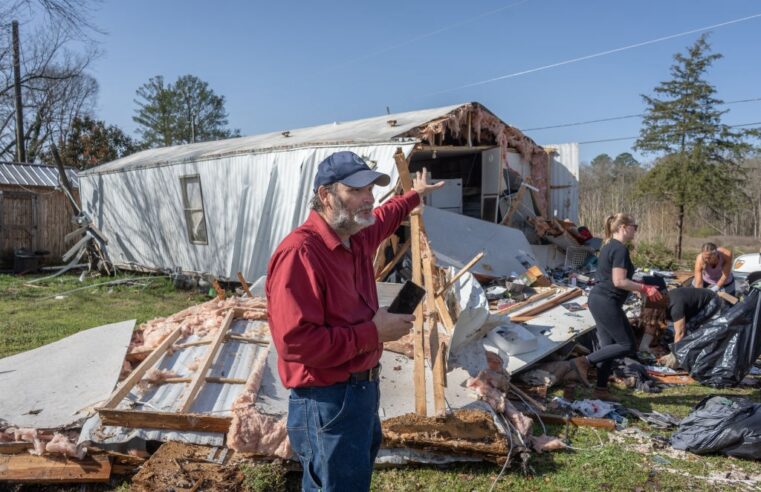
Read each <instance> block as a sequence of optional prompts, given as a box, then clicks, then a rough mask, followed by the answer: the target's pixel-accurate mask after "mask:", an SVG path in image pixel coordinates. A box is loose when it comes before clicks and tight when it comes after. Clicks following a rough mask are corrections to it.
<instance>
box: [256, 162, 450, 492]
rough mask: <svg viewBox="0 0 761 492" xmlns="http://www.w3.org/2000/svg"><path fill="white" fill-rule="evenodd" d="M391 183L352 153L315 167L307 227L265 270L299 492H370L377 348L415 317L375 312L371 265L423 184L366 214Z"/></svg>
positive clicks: (377, 430)
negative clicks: (378, 190) (377, 191)
mask: <svg viewBox="0 0 761 492" xmlns="http://www.w3.org/2000/svg"><path fill="white" fill-rule="evenodd" d="M389 182H390V178H389V176H387V175H385V174H382V173H379V172H376V171H372V170H371V169H370V167H369V166H368V165H367V164H366V163H365V162H364V161H363V160H362V159H361V158H360V157H359V156H357V155H356V154H354V153H352V152H337V153H334V154H332V155H330V156H329V157H328V158H327V159H325V160H324V161H322V162H321V163H320V165H319V166H318V170H317V175H316V176H315V180H314V197H313V198H312V202H311V209H312V210H311V211H310V213H309V217H308V218H307V220H306V222H304V223H303V224H302V225H301V226H299V227H298V228H297V229H296V230H294V231H293V232H292V233H291V234H289V235H288V236H287V237H286V238H285V239H284V240H283V242H282V243H280V245H279V246H278V247H277V249H276V251H275V252H274V254H273V255H272V257H271V258H270V262H269V265H268V268H267V283H266V293H267V303H268V319H269V326H270V331H271V333H272V339H273V341H274V344H275V348H276V350H277V353H278V373H279V374H280V379H281V381H282V383H283V385H284V386H285V387H287V388H290V390H291V393H290V399H289V404H288V437H289V439H290V442H291V446H292V447H293V450H294V452H295V453H296V454H297V455H298V458H299V461H300V462H301V464H302V466H303V468H304V475H303V479H302V488H303V490H323V491H337V490H347V491H349V490H350V491H356V490H369V488H370V479H371V477H372V470H373V463H374V462H375V457H376V454H377V452H378V449H379V448H380V444H381V426H380V419H379V417H378V408H379V398H380V391H379V374H380V365H379V361H380V357H381V354H382V352H383V342H387V341H392V340H397V339H399V338H401V337H402V336H404V335H406V334H407V333H409V331H410V329H411V328H412V322H413V320H414V316H411V315H404V314H391V313H389V312H388V311H387V310H386V309H385V308H379V307H378V293H377V291H376V287H375V275H374V271H373V256H374V254H375V250H376V249H377V248H378V246H379V245H380V243H381V242H382V241H383V240H384V239H385V238H386V237H388V236H390V235H391V234H392V233H393V232H394V231H395V230H396V229H397V228H398V227H399V225H400V224H401V222H402V220H404V218H405V217H407V215H408V214H409V213H410V212H411V211H412V210H413V209H414V208H415V207H417V206H418V205H419V204H420V201H421V196H423V195H425V194H427V193H428V192H430V191H432V190H433V189H436V188H440V187H441V186H443V184H444V183H443V182H441V183H437V184H436V185H428V184H427V183H426V180H425V170H423V172H422V173H418V176H417V179H416V180H415V181H414V186H413V190H410V191H409V192H407V193H405V194H404V195H402V196H399V197H394V198H392V199H391V200H389V201H388V202H386V203H385V204H383V205H382V206H380V207H378V208H375V209H373V205H374V202H375V199H374V197H373V193H372V190H373V186H374V185H375V184H379V185H381V186H385V185H388V184H389Z"/></svg>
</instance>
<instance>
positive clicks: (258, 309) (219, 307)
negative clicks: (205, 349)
mask: <svg viewBox="0 0 761 492" xmlns="http://www.w3.org/2000/svg"><path fill="white" fill-rule="evenodd" d="M230 308H234V309H237V310H240V314H239V316H238V317H239V318H244V319H249V320H266V319H267V301H266V300H265V299H263V298H258V297H257V298H253V299H252V298H249V297H245V298H244V297H230V298H227V299H225V300H223V301H219V300H217V299H212V300H211V301H207V302H204V303H203V304H197V305H195V306H191V307H189V308H187V309H183V310H182V311H180V312H178V313H175V314H173V315H171V316H169V317H166V318H156V319H152V320H150V321H146V322H145V323H143V324H142V325H140V326H139V327H138V328H137V330H135V333H134V334H133V335H132V340H131V341H130V346H129V351H130V352H132V351H134V350H136V349H138V348H139V349H143V350H145V349H153V348H156V347H157V346H159V344H161V342H163V341H164V340H165V339H166V338H167V337H168V336H169V335H171V334H172V333H173V332H174V331H175V330H176V329H177V328H180V329H181V330H182V335H183V336H189V335H198V336H200V337H204V336H206V335H210V334H213V333H214V332H216V331H217V330H218V329H219V327H220V326H221V324H222V319H223V318H224V315H225V314H226V312H227V310H228V309H230Z"/></svg>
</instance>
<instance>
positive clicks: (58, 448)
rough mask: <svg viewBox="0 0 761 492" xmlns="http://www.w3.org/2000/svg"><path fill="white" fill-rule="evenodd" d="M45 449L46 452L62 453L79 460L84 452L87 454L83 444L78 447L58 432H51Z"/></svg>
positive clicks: (83, 455)
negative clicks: (50, 437)
mask: <svg viewBox="0 0 761 492" xmlns="http://www.w3.org/2000/svg"><path fill="white" fill-rule="evenodd" d="M45 451H46V452H48V453H54V454H62V455H64V456H68V457H70V458H76V459H78V460H81V459H82V458H84V457H85V454H87V448H85V447H84V446H81V447H78V446H77V445H76V444H74V443H73V442H71V441H69V438H68V437H66V436H64V435H63V434H61V433H58V432H56V433H55V434H53V439H51V440H50V442H49V443H47V445H46V446H45Z"/></svg>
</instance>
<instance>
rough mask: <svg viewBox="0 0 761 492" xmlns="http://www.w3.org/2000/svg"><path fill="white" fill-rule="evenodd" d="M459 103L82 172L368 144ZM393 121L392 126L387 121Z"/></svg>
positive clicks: (152, 155)
mask: <svg viewBox="0 0 761 492" xmlns="http://www.w3.org/2000/svg"><path fill="white" fill-rule="evenodd" d="M460 106H462V104H456V105H453V106H444V107H441V108H433V109H424V110H420V111H410V112H407V113H397V114H389V115H383V116H376V117H373V118H366V119H362V120H355V121H349V122H345V123H341V122H335V123H330V124H327V125H320V126H313V127H308V128H299V129H288V128H284V129H283V130H288V136H285V135H284V134H283V132H273V133H264V134H261V135H252V136H248V137H241V138H232V139H227V140H218V141H214V142H202V143H196V144H187V145H176V146H173V147H164V148H160V149H149V150H144V151H142V152H138V153H136V154H132V155H130V156H127V157H123V158H121V159H118V160H115V161H113V162H109V163H107V164H103V165H101V166H98V167H95V168H93V169H89V170H87V171H84V172H83V173H82V175H87V174H102V173H109V172H117V171H124V170H130V169H136V168H145V167H155V166H160V165H167V164H178V163H183V162H191V161H195V162H197V161H202V160H208V159H219V158H222V157H230V156H234V155H239V154H254V153H263V152H274V151H278V150H289V149H296V148H300V147H307V146H309V147H318V146H322V145H326V146H333V147H335V146H347V147H348V146H359V145H367V144H370V143H378V142H389V141H392V140H394V139H396V138H397V137H398V136H399V135H403V134H405V133H407V132H408V131H410V130H412V129H414V128H416V127H418V126H420V125H423V124H425V123H428V122H429V121H432V120H434V119H437V118H440V117H442V116H444V115H446V114H448V113H450V112H451V111H454V110H455V109H457V108H459V107H460ZM391 120H395V125H394V126H391V125H390V124H389V123H388V122H389V121H391Z"/></svg>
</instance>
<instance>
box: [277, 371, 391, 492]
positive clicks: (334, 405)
mask: <svg viewBox="0 0 761 492" xmlns="http://www.w3.org/2000/svg"><path fill="white" fill-rule="evenodd" d="M379 400H380V389H379V387H378V381H369V382H368V381H366V382H361V383H339V384H334V385H332V386H326V387H315V388H294V389H292V390H291V396H290V398H289V400H288V438H289V439H290V441H291V447H293V450H294V452H295V453H296V455H297V456H298V458H299V461H301V465H302V467H303V468H304V476H303V478H302V481H301V488H302V490H305V491H313V490H322V491H326V492H328V491H341V490H346V491H361V490H370V479H371V478H372V474H373V464H374V463H375V456H376V455H377V454H378V449H379V448H380V444H381V438H382V434H381V425H380V419H379V418H378V405H379Z"/></svg>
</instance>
